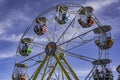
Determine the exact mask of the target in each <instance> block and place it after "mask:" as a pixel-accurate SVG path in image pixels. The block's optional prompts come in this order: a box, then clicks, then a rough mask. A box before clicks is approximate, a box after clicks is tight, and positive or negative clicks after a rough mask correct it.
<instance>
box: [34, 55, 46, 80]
mask: <svg viewBox="0 0 120 80" xmlns="http://www.w3.org/2000/svg"><path fill="white" fill-rule="evenodd" d="M47 58H48V55H46V56H45V57H44V59H43V62H42V63H41V64H40V65H39V67H38V68H37V70H36V72H35V74H34V75H33V78H32V80H36V79H37V77H38V74H39V72H40V71H41V69H42V67H43V66H44V64H45V62H46V60H47Z"/></svg>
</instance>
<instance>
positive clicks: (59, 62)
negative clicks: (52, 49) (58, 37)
mask: <svg viewBox="0 0 120 80" xmlns="http://www.w3.org/2000/svg"><path fill="white" fill-rule="evenodd" d="M54 57H55V59H56V61H57V62H58V64H59V65H60V67H61V69H62V71H63V72H64V74H65V75H66V77H67V79H68V80H72V79H71V78H70V76H69V75H68V72H67V71H66V70H65V68H64V66H63V65H62V63H61V61H60V59H59V58H58V56H57V55H56V54H54Z"/></svg>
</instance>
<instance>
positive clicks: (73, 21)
mask: <svg viewBox="0 0 120 80" xmlns="http://www.w3.org/2000/svg"><path fill="white" fill-rule="evenodd" d="M76 16H77V15H76ZM76 16H75V17H74V18H73V20H72V21H71V23H70V24H69V25H68V26H67V28H66V29H65V30H64V32H63V33H62V34H61V36H60V37H59V38H58V40H57V42H56V43H58V42H59V41H60V39H61V38H62V36H63V35H64V34H65V33H66V31H67V30H68V29H69V27H70V26H71V24H72V23H73V22H74V20H75V18H76Z"/></svg>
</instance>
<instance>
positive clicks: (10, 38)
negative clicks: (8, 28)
mask: <svg viewBox="0 0 120 80" xmlns="http://www.w3.org/2000/svg"><path fill="white" fill-rule="evenodd" d="M21 36H22V34H20V35H15V34H12V35H11V36H10V35H9V36H8V35H4V36H2V37H0V40H4V41H10V42H18V41H19V40H20V38H21Z"/></svg>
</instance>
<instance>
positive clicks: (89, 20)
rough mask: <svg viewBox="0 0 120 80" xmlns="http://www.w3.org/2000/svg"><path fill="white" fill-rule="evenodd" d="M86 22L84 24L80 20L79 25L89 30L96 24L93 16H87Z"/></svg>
mask: <svg viewBox="0 0 120 80" xmlns="http://www.w3.org/2000/svg"><path fill="white" fill-rule="evenodd" d="M86 19H87V20H86V22H84V21H83V20H82V19H81V18H80V19H78V23H79V24H80V25H81V26H82V27H83V28H89V27H91V26H92V25H93V24H94V20H93V19H92V17H91V16H87V18H86Z"/></svg>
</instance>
